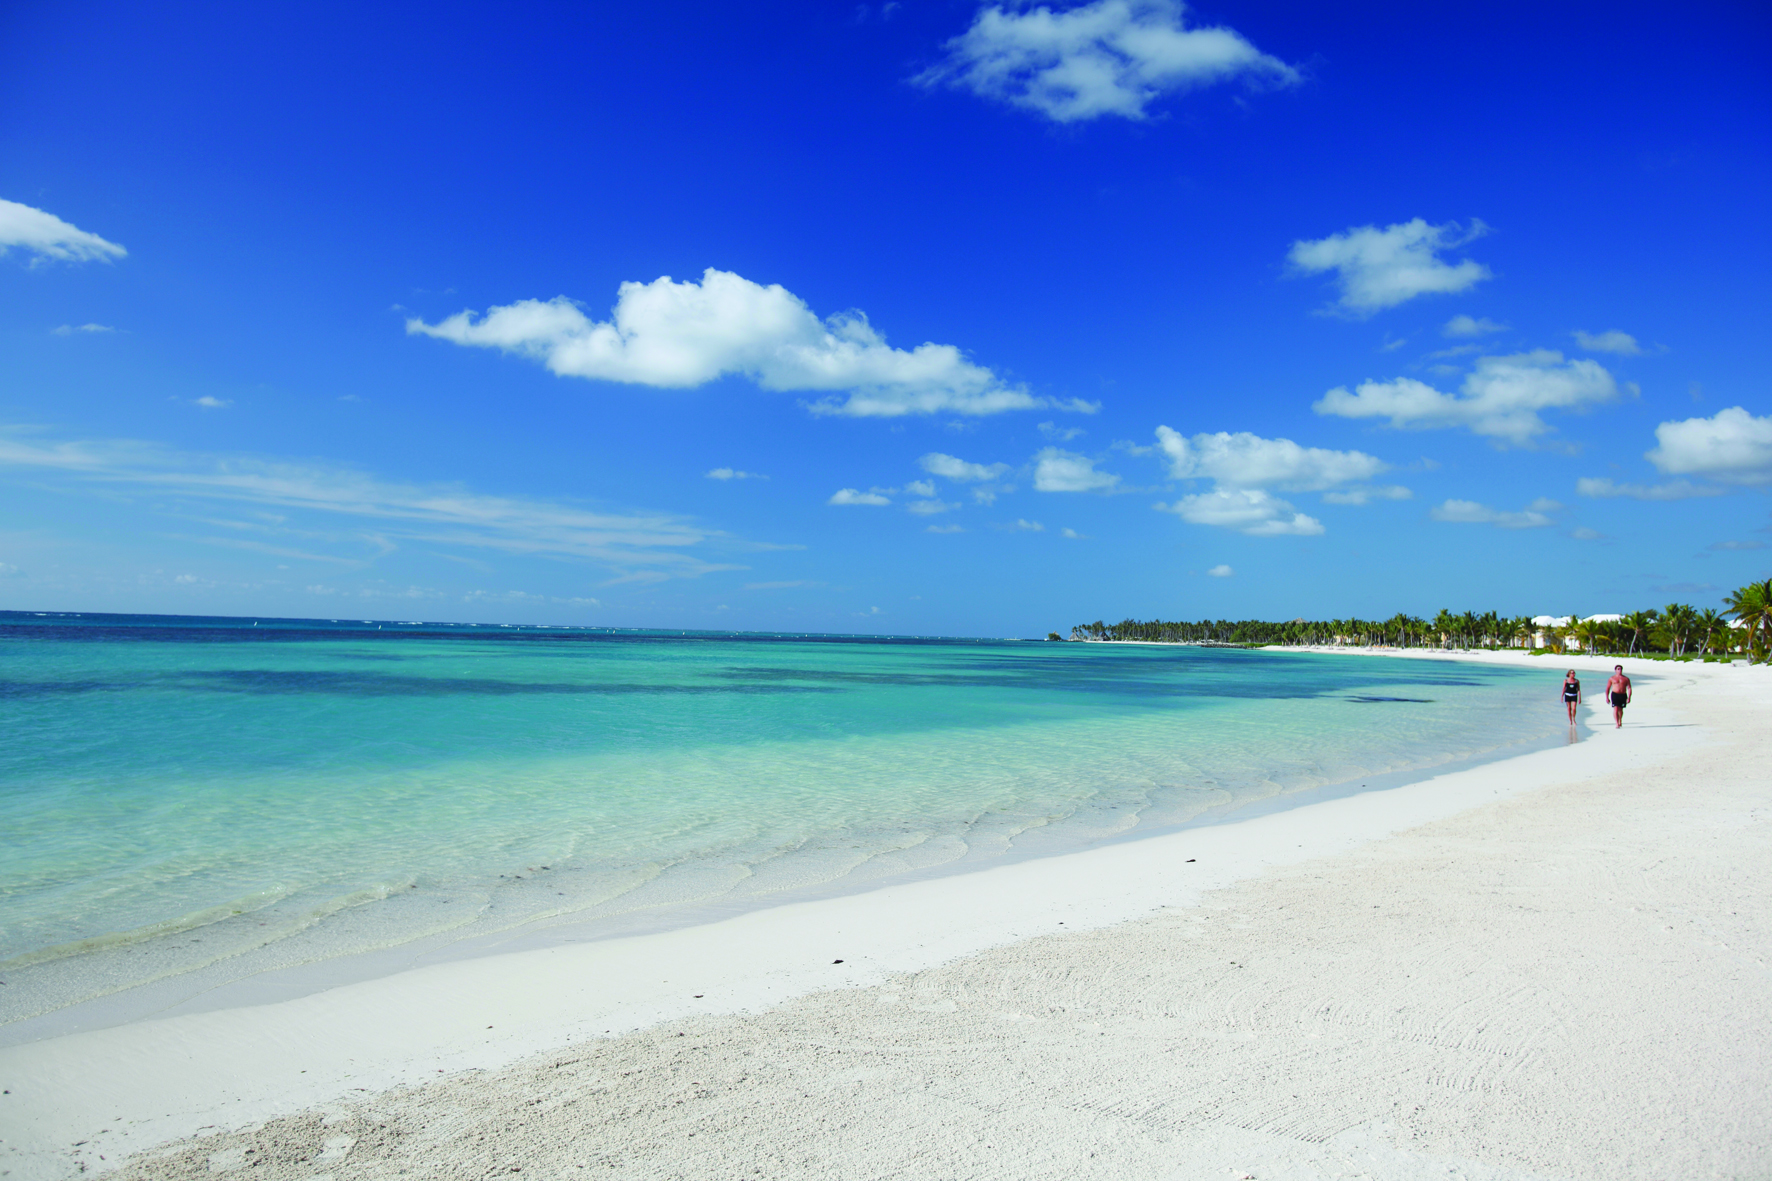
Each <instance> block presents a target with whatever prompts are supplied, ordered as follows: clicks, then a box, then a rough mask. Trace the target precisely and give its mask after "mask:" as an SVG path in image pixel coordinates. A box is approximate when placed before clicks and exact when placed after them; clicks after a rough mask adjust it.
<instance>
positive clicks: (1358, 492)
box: [1323, 484, 1415, 506]
mask: <svg viewBox="0 0 1772 1181" xmlns="http://www.w3.org/2000/svg"><path fill="white" fill-rule="evenodd" d="M1414 495H1415V493H1413V492H1411V491H1409V489H1407V488H1405V487H1403V486H1402V485H1401V484H1386V485H1384V486H1382V487H1377V486H1373V485H1367V486H1366V487H1363V488H1344V489H1342V490H1340V491H1338V492H1325V493H1323V499H1324V500H1325V501H1326V502H1328V503H1329V504H1349V505H1356V506H1357V505H1363V504H1371V503H1372V502H1373V501H1375V500H1409V499H1411V498H1413V497H1414Z"/></svg>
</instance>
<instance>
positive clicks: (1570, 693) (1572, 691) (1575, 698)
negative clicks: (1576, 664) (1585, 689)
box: [1563, 669, 1581, 726]
mask: <svg viewBox="0 0 1772 1181" xmlns="http://www.w3.org/2000/svg"><path fill="white" fill-rule="evenodd" d="M1563 704H1564V705H1566V706H1568V707H1569V724H1570V725H1571V726H1573V725H1574V724H1575V707H1576V706H1578V705H1580V704H1581V678H1580V677H1578V676H1576V675H1575V670H1574V669H1570V670H1569V671H1568V672H1566V673H1564V674H1563Z"/></svg>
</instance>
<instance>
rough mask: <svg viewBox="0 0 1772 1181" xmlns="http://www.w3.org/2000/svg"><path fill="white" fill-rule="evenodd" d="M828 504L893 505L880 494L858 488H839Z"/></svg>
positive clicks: (832, 494)
mask: <svg viewBox="0 0 1772 1181" xmlns="http://www.w3.org/2000/svg"><path fill="white" fill-rule="evenodd" d="M825 503H826V504H872V505H881V504H891V503H892V501H891V500H890V499H888V498H887V497H885V496H882V495H880V494H879V493H878V492H863V491H861V490H860V489H858V488H839V489H837V490H836V491H835V492H833V493H831V498H830V499H829V500H827V501H825Z"/></svg>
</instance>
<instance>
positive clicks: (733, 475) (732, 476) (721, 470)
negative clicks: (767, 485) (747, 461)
mask: <svg viewBox="0 0 1772 1181" xmlns="http://www.w3.org/2000/svg"><path fill="white" fill-rule="evenodd" d="M707 478H708V479H710V480H767V479H768V478H769V477H768V476H765V475H762V474H760V473H758V472H741V471H739V470H738V469H737V468H730V467H717V468H715V469H714V470H713V471H711V472H709V473H708V477H707Z"/></svg>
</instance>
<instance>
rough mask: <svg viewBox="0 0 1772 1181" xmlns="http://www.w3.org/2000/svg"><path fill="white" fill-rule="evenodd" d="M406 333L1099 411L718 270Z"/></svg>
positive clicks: (585, 371) (706, 374)
mask: <svg viewBox="0 0 1772 1181" xmlns="http://www.w3.org/2000/svg"><path fill="white" fill-rule="evenodd" d="M406 331H407V332H409V333H415V334H420V335H424V336H434V337H437V338H439V339H441V340H448V341H453V342H454V343H456V344H459V345H472V346H477V347H481V348H496V349H502V350H504V351H505V352H508V353H516V354H518V355H520V356H525V357H528V358H530V359H531V360H535V361H539V362H541V363H542V364H544V365H546V366H547V367H548V368H549V369H551V370H553V372H555V373H557V374H559V375H561V376H562V377H585V378H592V379H596V380H601V381H619V382H626V383H629V384H633V385H649V386H659V387H667V388H684V387H690V386H699V385H705V384H706V383H708V382H710V381H714V380H715V379H717V378H720V377H724V376H727V375H732V374H736V375H739V376H743V377H747V378H750V379H751V380H752V381H755V382H756V383H757V384H758V385H760V386H762V387H763V388H764V389H768V390H807V391H821V390H828V391H842V392H846V393H847V395H848V396H847V397H846V398H844V399H841V400H838V399H835V398H829V397H827V398H823V399H821V400H819V401H817V402H813V403H812V404H811V405H810V407H809V409H811V410H812V411H813V413H815V414H840V415H849V416H854V417H863V418H868V417H873V418H895V417H899V416H901V415H906V414H936V413H946V414H968V415H984V414H997V413H1000V412H1002V411H1005V410H1032V409H1037V408H1055V409H1060V410H1073V411H1077V412H1080V413H1085V414H1089V413H1094V412H1095V411H1096V410H1097V409H1099V406H1097V405H1096V404H1094V403H1090V402H1083V401H1080V400H1077V399H1072V400H1070V401H1062V402H1061V401H1057V400H1054V399H1051V398H1041V397H1035V396H1034V395H1033V394H1030V393H1028V391H1027V390H1026V389H1024V388H1023V387H1021V386H1019V385H1010V384H1008V383H1006V382H1004V381H1003V380H1002V379H1000V378H999V377H998V376H997V375H996V374H995V373H992V372H991V371H990V370H989V369H986V368H984V367H983V366H981V365H975V364H973V363H972V362H971V361H968V360H967V359H966V358H965V356H964V355H963V354H962V353H961V352H960V350H959V349H957V348H955V347H954V346H953V345H947V344H920V345H918V346H917V347H916V348H914V349H910V350H908V351H907V350H905V349H895V348H892V347H891V346H889V345H888V344H887V343H886V338H885V337H884V336H882V335H881V334H880V333H879V332H877V331H875V330H874V328H873V326H872V325H870V324H869V323H868V320H867V317H866V316H865V315H863V314H862V313H860V312H854V311H852V312H841V313H838V314H837V315H834V316H830V317H828V318H826V319H824V320H820V319H819V318H818V317H817V316H816V315H814V314H813V312H812V310H811V309H810V308H808V307H807V306H806V304H805V303H804V301H802V300H801V299H800V298H799V297H798V296H796V295H794V294H793V293H792V292H790V291H788V290H787V289H786V288H784V287H782V286H781V285H780V284H771V285H770V286H768V287H764V286H763V285H761V284H759V283H753V282H751V281H750V280H749V279H746V278H744V277H742V276H740V275H735V274H732V273H731V272H729V271H718V270H715V269H714V268H712V267H709V268H708V269H707V270H706V271H705V272H703V274H702V278H701V282H700V283H693V282H690V283H677V282H673V281H672V280H671V277H670V276H669V275H666V276H664V277H662V278H659V279H656V280H654V281H653V282H651V283H623V284H622V285H621V289H620V292H619V294H618V295H617V297H616V303H615V309H614V312H613V314H612V316H611V318H610V320H609V321H607V322H602V321H594V320H592V319H591V318H590V317H588V316H586V315H585V314H584V312H583V311H582V310H581V309H580V307H579V305H578V304H576V303H574V302H573V301H572V300H570V299H567V298H566V297H565V296H563V295H561V296H556V297H555V298H553V299H550V300H546V301H543V300H539V299H525V300H519V301H518V302H517V303H513V304H507V305H505V306H503V307H495V308H493V309H491V310H490V311H488V312H487V313H486V314H485V315H484V316H480V317H478V318H476V317H475V315H474V313H473V312H466V311H464V312H457V313H456V314H455V315H453V316H450V317H448V318H447V319H445V320H442V321H440V322H439V323H436V324H426V323H425V322H424V321H423V320H419V319H409V320H407V321H406Z"/></svg>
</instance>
